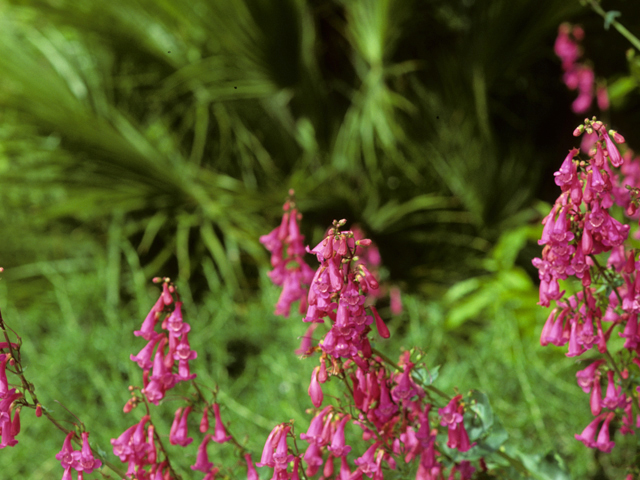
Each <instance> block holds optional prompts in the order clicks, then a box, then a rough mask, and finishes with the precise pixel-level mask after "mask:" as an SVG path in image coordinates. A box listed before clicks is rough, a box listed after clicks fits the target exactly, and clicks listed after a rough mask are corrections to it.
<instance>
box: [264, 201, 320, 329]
mask: <svg viewBox="0 0 640 480" xmlns="http://www.w3.org/2000/svg"><path fill="white" fill-rule="evenodd" d="M289 195H290V197H291V198H290V199H289V200H287V201H286V202H285V204H284V206H283V207H282V208H283V210H284V215H283V216H282V222H280V225H279V226H278V227H276V228H275V229H273V230H272V231H271V233H269V234H268V235H263V236H261V237H260V243H262V244H263V245H264V246H265V248H266V249H267V250H268V251H269V252H270V253H271V266H272V267H273V270H271V271H270V272H269V278H271V281H272V282H273V283H275V284H276V285H278V286H281V287H282V293H281V294H280V298H279V299H278V302H277V303H276V310H275V314H276V315H283V316H285V317H288V316H289V312H290V311H291V304H292V303H293V302H296V301H298V300H301V302H300V313H302V312H304V311H305V309H306V304H305V300H306V296H307V290H308V289H309V285H310V284H311V279H312V278H313V270H311V267H309V265H307V264H306V262H305V261H304V260H302V257H303V256H304V254H305V249H304V243H303V242H304V235H302V234H301V233H300V227H299V225H298V222H299V221H300V219H301V218H302V215H300V213H298V210H297V209H296V208H295V203H294V202H293V191H290V192H289Z"/></svg>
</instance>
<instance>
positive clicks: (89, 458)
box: [71, 432, 102, 473]
mask: <svg viewBox="0 0 640 480" xmlns="http://www.w3.org/2000/svg"><path fill="white" fill-rule="evenodd" d="M71 455H72V456H73V457H74V459H75V460H76V464H75V465H73V464H72V467H73V468H75V469H76V470H78V471H79V472H83V473H91V472H93V471H94V470H95V469H96V468H100V467H101V466H102V462H101V461H100V460H98V459H97V458H95V457H94V456H93V452H92V451H91V447H90V446H89V432H82V450H80V451H75V452H72V453H71Z"/></svg>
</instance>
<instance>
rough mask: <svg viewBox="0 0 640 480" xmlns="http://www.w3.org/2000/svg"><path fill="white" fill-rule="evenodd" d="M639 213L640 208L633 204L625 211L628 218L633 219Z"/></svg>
mask: <svg viewBox="0 0 640 480" xmlns="http://www.w3.org/2000/svg"><path fill="white" fill-rule="evenodd" d="M637 211H638V206H637V205H636V204H635V203H633V202H631V203H630V204H629V206H628V207H627V209H626V210H625V213H626V214H627V217H632V216H633V215H635V213H636V212H637Z"/></svg>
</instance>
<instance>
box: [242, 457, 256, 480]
mask: <svg viewBox="0 0 640 480" xmlns="http://www.w3.org/2000/svg"><path fill="white" fill-rule="evenodd" d="M244 459H245V461H246V462H247V480H259V479H260V477H258V472H256V467H255V466H254V465H253V462H252V461H251V454H250V453H246V454H245V456H244Z"/></svg>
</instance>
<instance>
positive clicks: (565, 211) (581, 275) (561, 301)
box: [533, 118, 640, 452]
mask: <svg viewBox="0 0 640 480" xmlns="http://www.w3.org/2000/svg"><path fill="white" fill-rule="evenodd" d="M585 132H586V133H587V134H591V135H595V136H596V138H597V140H596V142H595V144H593V146H592V147H591V149H590V150H589V152H588V159H586V160H582V159H580V158H576V157H577V155H578V149H575V148H574V149H572V150H571V151H570V152H569V154H568V155H567V157H566V158H565V160H564V162H563V163H562V165H561V166H560V169H559V170H558V171H557V172H556V173H555V182H556V184H557V185H558V186H559V187H560V188H561V190H562V193H561V194H560V196H559V197H558V199H557V200H556V202H555V204H554V205H553V207H552V209H551V212H550V213H549V215H547V217H545V219H544V220H543V224H544V229H543V233H542V238H541V239H540V241H539V244H540V245H544V248H543V251H542V258H535V259H534V260H533V264H534V265H535V266H536V267H537V268H538V270H539V277H540V305H543V306H550V302H551V301H552V300H554V301H555V303H556V308H554V309H553V310H552V311H551V314H550V315H549V318H548V319H547V321H546V323H545V325H544V327H543V329H542V333H541V338H540V342H541V344H542V345H548V344H553V345H556V346H564V345H567V344H568V348H567V350H568V351H567V356H569V357H578V356H581V355H584V354H586V353H588V352H589V353H594V354H595V355H596V357H597V356H600V357H601V358H599V359H596V360H595V361H594V359H593V357H592V358H591V363H590V364H589V365H588V366H587V367H586V368H584V369H583V370H581V371H579V372H578V373H577V374H576V376H577V380H578V385H579V386H580V387H581V388H582V389H583V391H584V392H585V393H588V394H590V406H591V412H592V414H593V415H594V420H593V421H592V422H591V423H590V424H589V425H588V426H587V427H586V428H585V430H584V431H583V432H582V433H581V434H580V435H576V439H578V440H580V441H581V442H583V443H584V444H585V445H586V446H588V447H590V448H597V449H599V450H601V451H603V452H610V451H611V449H612V448H613V447H614V445H615V444H614V442H613V441H611V440H610V433H609V426H610V424H611V422H612V421H613V420H614V419H616V418H617V419H619V420H620V421H621V424H622V428H621V429H620V431H621V433H622V434H633V433H635V430H634V428H636V426H637V425H639V423H638V422H640V417H638V419H637V421H636V422H634V420H633V411H634V408H635V409H636V410H637V401H634V398H637V393H638V391H640V387H638V386H636V389H635V391H633V390H632V387H633V385H632V380H631V377H630V374H629V369H630V368H632V367H633V366H634V365H636V366H640V359H639V357H638V354H639V353H640V335H639V333H640V332H639V331H638V313H640V273H639V270H640V262H637V260H636V257H637V254H636V251H635V250H634V249H629V248H626V241H627V238H628V236H629V230H630V225H629V224H625V223H623V222H621V221H620V220H618V219H616V218H615V217H614V216H613V215H612V213H613V207H614V205H615V204H616V203H617V204H618V205H620V206H623V207H624V208H625V210H626V212H627V213H628V214H635V212H636V209H637V204H638V199H637V194H638V188H637V187H636V186H635V185H637V183H638V182H637V180H636V178H637V172H638V165H633V166H630V167H629V166H627V167H625V165H624V161H625V157H627V158H629V156H628V155H625V157H623V156H622V155H621V154H620V152H619V151H618V147H617V145H616V144H621V143H624V138H623V137H622V135H620V134H618V133H617V132H615V131H612V130H610V131H608V130H607V128H606V125H604V124H603V123H602V122H599V121H597V120H596V119H595V118H594V119H593V120H588V119H587V120H585V122H584V124H583V125H580V126H579V127H578V128H576V130H575V132H574V135H575V136H580V135H582V134H584V133H585ZM618 168H621V170H620V173H622V175H620V173H618V171H617V170H616V169H618ZM628 181H631V185H629V184H628V183H623V184H621V182H628ZM625 187H626V188H625ZM605 254H608V256H605ZM571 277H575V278H576V279H578V280H579V286H578V289H577V291H575V293H567V292H566V291H565V290H561V288H560V283H559V281H566V280H569V279H570V278H571ZM565 285H566V286H567V288H569V287H570V286H571V284H570V283H569V282H568V281H567V282H565ZM615 330H618V336H619V337H620V338H623V339H624V345H623V346H622V351H620V352H615V351H614V352H611V351H610V348H611V347H610V339H611V337H612V335H613V334H614V331H615ZM614 355H615V357H614ZM604 378H606V382H607V386H606V390H605V394H604V397H603V395H602V393H603V386H602V380H603V379H604Z"/></svg>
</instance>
